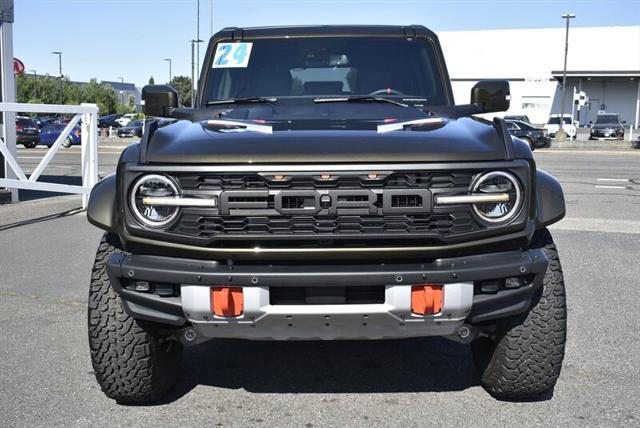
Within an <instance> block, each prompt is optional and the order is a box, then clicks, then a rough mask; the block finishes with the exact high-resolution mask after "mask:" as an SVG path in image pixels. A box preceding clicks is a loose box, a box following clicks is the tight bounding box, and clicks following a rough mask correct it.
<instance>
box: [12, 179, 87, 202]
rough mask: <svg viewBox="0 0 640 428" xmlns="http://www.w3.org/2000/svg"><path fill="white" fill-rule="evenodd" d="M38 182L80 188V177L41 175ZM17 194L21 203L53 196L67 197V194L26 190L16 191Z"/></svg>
mask: <svg viewBox="0 0 640 428" xmlns="http://www.w3.org/2000/svg"><path fill="white" fill-rule="evenodd" d="M38 182H39V183H55V184H68V185H72V186H81V185H82V177H81V176H79V175H41V176H40V177H39V178H38ZM18 194H19V198H20V200H21V201H33V200H35V199H44V198H53V197H55V196H62V195H68V193H58V192H43V191H41V190H27V189H20V190H19V191H18Z"/></svg>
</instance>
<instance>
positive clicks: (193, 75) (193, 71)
mask: <svg viewBox="0 0 640 428" xmlns="http://www.w3.org/2000/svg"><path fill="white" fill-rule="evenodd" d="M198 43H202V40H200V39H191V107H195V106H196V93H197V91H196V74H197V73H196V65H195V58H194V50H195V49H194V47H195V45H196V44H198Z"/></svg>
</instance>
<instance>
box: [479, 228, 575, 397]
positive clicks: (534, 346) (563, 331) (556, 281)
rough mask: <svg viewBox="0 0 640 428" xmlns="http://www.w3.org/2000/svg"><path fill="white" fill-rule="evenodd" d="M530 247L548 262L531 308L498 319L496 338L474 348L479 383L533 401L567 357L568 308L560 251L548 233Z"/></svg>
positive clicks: (498, 393) (553, 379)
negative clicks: (565, 353)
mask: <svg viewBox="0 0 640 428" xmlns="http://www.w3.org/2000/svg"><path fill="white" fill-rule="evenodd" d="M531 247H532V248H542V249H543V251H544V253H545V255H546V257H547V258H548V259H549V265H548V267H547V271H546V273H545V275H544V279H543V284H542V286H541V287H540V289H539V290H538V291H537V293H536V295H535V297H534V299H533V302H532V305H531V307H530V308H529V310H528V311H527V312H526V313H524V314H521V315H518V316H514V317H511V318H508V319H505V320H500V321H499V322H498V324H497V326H496V334H495V336H494V337H492V338H490V339H489V338H482V339H478V340H476V341H474V342H473V343H472V344H471V346H472V351H473V357H474V360H475V363H476V368H477V370H478V374H479V375H480V383H481V384H482V386H483V387H484V388H485V389H486V390H487V391H488V392H489V393H490V394H491V395H493V396H494V397H495V398H498V399H502V400H533V399H536V398H538V397H540V396H542V395H543V394H544V393H546V392H549V391H551V390H552V388H553V387H554V386H555V384H556V381H557V380H558V376H560V369H561V367H562V360H563V359H564V348H565V341H566V337H567V308H566V296H565V289H564V279H563V276H562V268H561V266H560V259H559V258H558V251H557V249H556V246H555V244H554V243H553V238H552V237H551V234H550V233H549V231H548V230H547V229H543V230H540V231H538V232H536V234H535V236H534V238H533V242H532V244H531Z"/></svg>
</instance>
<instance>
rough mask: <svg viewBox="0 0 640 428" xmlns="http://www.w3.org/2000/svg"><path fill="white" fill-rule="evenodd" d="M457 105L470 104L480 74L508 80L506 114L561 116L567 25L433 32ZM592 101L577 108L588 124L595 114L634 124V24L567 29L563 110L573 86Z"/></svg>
mask: <svg viewBox="0 0 640 428" xmlns="http://www.w3.org/2000/svg"><path fill="white" fill-rule="evenodd" d="M438 37H439V38H440V42H441V43H442V47H443V50H444V55H445V58H446V60H447V65H448V68H449V76H450V77H451V80H452V85H453V92H454V96H455V99H456V102H457V103H459V104H462V103H467V102H469V94H470V91H471V87H472V86H473V85H474V84H475V83H476V82H477V81H478V80H480V79H507V80H509V82H510V86H511V96H512V98H511V107H510V109H509V111H508V113H506V114H526V115H528V116H529V118H530V119H531V121H532V122H534V123H537V124H541V123H545V122H546V121H547V119H548V117H549V114H552V113H560V105H561V102H562V90H561V86H562V85H561V83H560V82H561V80H562V69H563V63H564V46H565V43H564V42H565V28H564V27H562V28H545V29H523V30H520V29H518V30H488V31H453V32H440V33H438ZM574 87H575V89H576V90H577V91H579V90H582V91H584V92H585V93H586V95H587V96H588V97H589V100H590V103H589V105H588V106H586V107H583V108H582V109H581V111H580V112H579V113H578V111H576V113H575V119H576V120H578V121H579V122H580V124H581V125H586V124H588V122H589V121H590V120H592V119H593V117H594V116H595V115H596V114H597V113H598V112H599V111H606V112H609V113H619V114H620V115H621V117H622V119H623V120H624V121H626V124H627V125H634V126H635V127H636V128H637V127H638V125H639V121H640V117H639V114H640V25H638V26H629V27H572V28H571V29H570V31H569V55H568V59H567V95H566V100H565V108H564V111H565V113H571V111H572V100H573V97H572V91H573V88H574Z"/></svg>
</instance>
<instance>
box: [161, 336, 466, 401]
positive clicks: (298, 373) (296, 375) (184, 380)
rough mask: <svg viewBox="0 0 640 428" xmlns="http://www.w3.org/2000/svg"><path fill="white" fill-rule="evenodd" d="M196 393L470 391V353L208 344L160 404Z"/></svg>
mask: <svg viewBox="0 0 640 428" xmlns="http://www.w3.org/2000/svg"><path fill="white" fill-rule="evenodd" d="M197 385H209V386H214V387H218V388H227V389H245V390H247V391H249V392H254V393H385V392H386V393H388V392H427V391H432V392H440V391H460V390H464V389H467V388H469V387H472V386H475V385H478V377H477V375H476V372H475V368H474V365H473V360H472V358H471V349H470V346H468V345H463V344H459V343H456V342H452V341H448V340H446V339H442V338H416V339H403V340H383V341H328V342H324V341H297V342H256V341H242V340H228V339H227V340H214V341H210V342H208V343H205V344H202V345H199V346H196V347H193V348H188V349H185V351H184V355H183V364H182V369H181V373H180V374H179V381H178V385H177V387H176V389H175V390H174V392H173V393H172V394H171V395H170V396H169V397H167V400H166V401H167V402H171V401H175V400H177V399H179V398H180V397H182V396H183V395H185V394H187V393H188V392H189V391H191V390H192V389H193V388H195V387H196V386H197Z"/></svg>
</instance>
